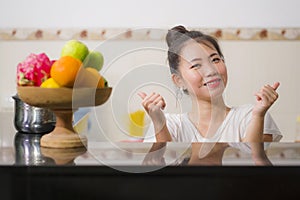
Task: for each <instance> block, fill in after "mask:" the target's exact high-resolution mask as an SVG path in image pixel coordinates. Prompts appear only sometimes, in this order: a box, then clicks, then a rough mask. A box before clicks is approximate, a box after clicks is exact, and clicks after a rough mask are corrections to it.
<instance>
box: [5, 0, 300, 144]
mask: <svg viewBox="0 0 300 200" xmlns="http://www.w3.org/2000/svg"><path fill="white" fill-rule="evenodd" d="M299 7H300V2H299V1H298V0H284V1H283V0H277V1H273V0H263V1H261V0H244V1H238V0H227V1H221V0H218V1H203V0H197V1H194V0H185V1H179V0H164V1H159V0H152V1H141V0H140V1H139V0H127V1H121V0H120V1H117V0H109V1H102V0H100V1H97V0H85V1H79V0H64V1H59V0H51V1H50V0H47V1H41V0H27V1H19V0H11V1H5V2H2V3H1V7H0V19H1V21H0V55H1V59H0V66H1V67H0V77H1V78H0V111H1V113H4V114H5V115H12V116H13V107H14V104H13V100H12V99H11V96H13V95H15V94H16V67H17V64H18V63H19V62H21V61H22V60H24V59H25V58H26V56H28V55H29V54H30V53H42V52H45V53H46V54H47V55H48V56H49V57H50V58H52V59H57V58H58V57H59V56H60V50H61V47H62V46H63V44H64V43H65V42H66V41H67V40H69V39H74V38H75V39H79V40H81V41H83V42H84V43H86V44H87V46H88V47H89V48H90V49H97V50H99V51H101V52H102V53H103V55H104V59H105V61H104V67H103V69H102V70H101V73H102V74H103V75H104V76H105V77H106V79H107V80H108V82H109V85H110V86H112V87H113V94H112V96H111V98H110V100H109V101H108V102H107V103H106V104H105V105H103V106H99V107H96V108H90V118H89V120H90V125H89V129H90V132H91V137H93V139H95V140H100V141H101V140H105V139H107V138H109V139H114V140H118V141H119V140H128V139H132V138H131V137H128V135H127V134H126V133H127V132H128V130H129V129H130V125H129V124H128V121H126V117H127V118H128V114H129V113H132V112H135V111H136V110H139V109H141V107H140V101H139V99H138V98H136V96H135V95H136V92H137V91H139V90H144V91H147V92H150V91H152V90H157V91H160V92H161V93H162V94H163V95H164V96H165V97H166V100H167V103H168V106H167V110H166V111H167V112H182V111H187V110H188V109H189V102H188V100H186V97H185V98H184V99H183V101H182V102H180V103H179V105H178V104H176V98H175V88H174V86H173V85H172V82H171V81H170V74H169V70H168V65H167V62H166V59H167V55H166V50H167V48H166V44H165V40H164V37H165V34H166V32H167V30H168V29H170V28H172V27H173V26H175V25H179V24H182V25H184V26H186V27H187V28H190V29H197V30H201V31H203V32H207V33H209V34H212V35H214V36H216V37H217V38H218V40H219V42H220V45H221V48H222V50H223V53H224V55H225V61H226V65H227V68H228V76H229V82H228V86H227V89H226V92H225V94H224V95H225V99H226V102H227V104H228V105H231V106H235V105H242V104H251V103H254V96H253V94H254V92H256V91H257V90H259V89H260V87H261V86H263V85H264V84H272V83H273V82H275V81H279V82H280V83H281V86H280V88H279V89H278V92H279V94H280V98H279V99H278V101H277V102H276V103H275V104H274V105H273V107H272V108H271V110H270V112H271V114H272V116H273V118H274V120H275V121H276V122H277V124H278V126H279V128H280V129H281V131H282V134H283V135H284V137H283V139H282V141H285V142H292V141H294V140H295V137H296V126H297V123H296V119H297V116H298V115H300V106H299V102H300V93H299V88H298V85H299V77H298V76H300V67H299V63H298V57H299V52H300V15H299V11H298V9H299ZM1 123H3V124H7V123H12V121H11V122H6V121H3V120H0V125H1ZM146 123H147V122H146ZM12 128H13V126H12ZM3 141H4V140H3Z"/></svg>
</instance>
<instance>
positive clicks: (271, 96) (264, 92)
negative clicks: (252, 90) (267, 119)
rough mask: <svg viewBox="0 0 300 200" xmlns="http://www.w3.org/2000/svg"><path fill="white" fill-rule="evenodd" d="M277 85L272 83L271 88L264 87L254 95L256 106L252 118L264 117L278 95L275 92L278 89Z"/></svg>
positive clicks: (277, 83)
mask: <svg viewBox="0 0 300 200" xmlns="http://www.w3.org/2000/svg"><path fill="white" fill-rule="evenodd" d="M279 85H280V84H279V82H276V83H274V85H273V86H270V85H265V86H263V87H262V88H261V89H260V91H258V92H257V93H256V94H255V96H256V104H255V106H254V108H253V112H252V114H253V115H254V116H259V117H264V116H265V114H266V112H267V110H268V109H269V108H270V107H271V106H272V105H273V103H274V102H275V101H276V100H277V99H278V93H277V92H276V89H277V88H278V87H279Z"/></svg>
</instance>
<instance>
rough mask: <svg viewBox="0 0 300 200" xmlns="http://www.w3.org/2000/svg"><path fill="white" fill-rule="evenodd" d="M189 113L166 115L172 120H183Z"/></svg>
mask: <svg viewBox="0 0 300 200" xmlns="http://www.w3.org/2000/svg"><path fill="white" fill-rule="evenodd" d="M186 115H187V113H166V114H165V116H166V118H167V119H170V120H181V119H182V118H184V117H185V116H186Z"/></svg>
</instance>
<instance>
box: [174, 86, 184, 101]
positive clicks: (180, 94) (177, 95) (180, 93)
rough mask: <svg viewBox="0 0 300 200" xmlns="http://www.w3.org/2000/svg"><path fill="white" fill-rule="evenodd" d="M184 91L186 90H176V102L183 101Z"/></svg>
mask: <svg viewBox="0 0 300 200" xmlns="http://www.w3.org/2000/svg"><path fill="white" fill-rule="evenodd" d="M183 90H184V89H183V88H182V87H180V88H177V90H176V100H177V101H179V100H181V99H182V97H183Z"/></svg>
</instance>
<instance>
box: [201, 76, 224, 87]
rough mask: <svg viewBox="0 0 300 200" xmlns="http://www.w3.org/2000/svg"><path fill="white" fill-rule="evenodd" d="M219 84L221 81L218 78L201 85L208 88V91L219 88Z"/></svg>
mask: <svg viewBox="0 0 300 200" xmlns="http://www.w3.org/2000/svg"><path fill="white" fill-rule="evenodd" d="M220 83H221V79H220V78H216V79H212V80H209V81H207V82H205V83H204V84H203V86H206V87H208V89H214V88H217V87H219V86H220Z"/></svg>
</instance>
